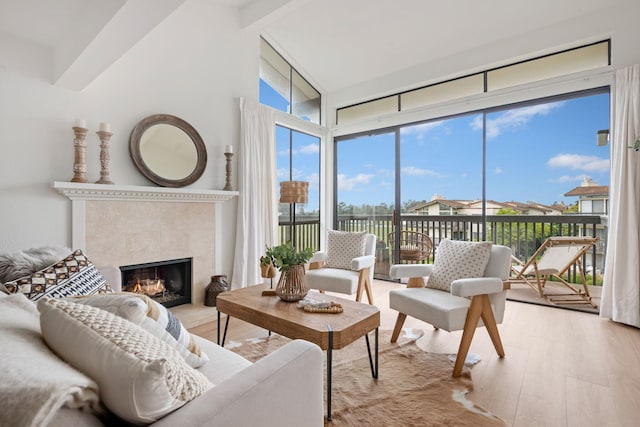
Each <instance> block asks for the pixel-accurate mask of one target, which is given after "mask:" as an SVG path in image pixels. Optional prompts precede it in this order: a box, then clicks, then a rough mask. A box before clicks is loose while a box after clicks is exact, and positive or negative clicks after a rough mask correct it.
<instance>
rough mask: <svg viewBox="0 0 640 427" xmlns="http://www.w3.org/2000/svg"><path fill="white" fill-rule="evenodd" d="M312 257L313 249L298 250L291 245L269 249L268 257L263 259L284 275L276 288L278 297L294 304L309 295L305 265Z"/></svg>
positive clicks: (286, 244)
mask: <svg viewBox="0 0 640 427" xmlns="http://www.w3.org/2000/svg"><path fill="white" fill-rule="evenodd" d="M312 256H313V249H311V248H306V249H302V250H297V249H296V248H294V247H293V245H291V244H289V243H285V244H282V245H278V246H273V247H267V251H266V255H265V256H264V257H262V258H268V259H269V260H271V261H272V262H273V264H274V265H275V266H276V268H277V269H278V270H280V272H281V273H282V274H281V275H280V280H278V286H276V295H278V296H279V297H280V299H281V300H283V301H287V302H294V301H299V300H301V299H302V298H304V297H305V296H306V295H307V292H308V291H309V288H307V281H306V278H305V264H306V263H307V262H309V260H310V259H311V257H312ZM261 260H262V259H261ZM261 262H262V261H261Z"/></svg>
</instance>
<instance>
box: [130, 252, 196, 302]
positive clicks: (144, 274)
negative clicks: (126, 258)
mask: <svg viewBox="0 0 640 427" xmlns="http://www.w3.org/2000/svg"><path fill="white" fill-rule="evenodd" d="M191 264H192V258H182V259H174V260H166V261H157V262H149V263H145V264H135V265H125V266H121V267H120V272H121V273H122V290H123V291H124V292H136V293H141V294H144V295H147V296H148V297H150V298H152V299H153V300H155V301H157V302H159V303H160V304H162V305H164V306H165V307H174V306H176V305H180V304H189V303H190V302H191Z"/></svg>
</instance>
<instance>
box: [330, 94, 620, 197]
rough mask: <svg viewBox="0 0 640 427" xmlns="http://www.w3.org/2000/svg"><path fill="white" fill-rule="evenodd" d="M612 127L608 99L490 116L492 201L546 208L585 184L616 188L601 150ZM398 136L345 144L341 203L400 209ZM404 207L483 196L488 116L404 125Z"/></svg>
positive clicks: (489, 193) (342, 146)
mask: <svg viewBox="0 0 640 427" xmlns="http://www.w3.org/2000/svg"><path fill="white" fill-rule="evenodd" d="M608 128H609V96H608V94H601V95H592V96H589V97H583V98H576V99H571V100H565V101H559V102H554V103H547V104H539V105H533V106H527V107H522V108H517V109H510V110H505V111H500V112H494V113H490V114H488V115H487V151H486V159H487V160H486V162H487V163H486V168H487V173H486V195H487V198H488V199H492V200H496V201H511V200H515V201H521V202H526V201H536V202H539V203H543V204H552V203H553V202H560V201H564V202H565V203H567V204H571V203H574V202H575V201H576V198H575V197H564V193H566V192H568V191H570V190H571V189H573V188H574V187H577V186H579V185H580V184H581V182H582V181H583V180H584V179H585V178H591V179H593V181H595V182H597V183H598V184H600V185H609V146H608V145H607V146H605V147H598V146H597V145H596V135H597V131H598V130H600V129H608ZM394 140H395V136H394V134H393V133H390V134H384V135H376V136H370V137H362V138H357V139H353V140H348V141H343V142H340V143H339V144H338V145H339V146H338V187H339V189H338V191H339V200H340V201H343V202H345V203H346V204H354V205H360V204H362V203H369V204H376V203H374V202H373V201H374V200H375V199H377V200H378V201H379V202H384V203H387V204H391V203H393V197H394V188H395V187H394V185H395V184H394V176H395V175H394V173H395V166H394V148H395V146H394ZM400 168H401V174H400V177H401V178H400V179H401V195H402V201H403V202H405V201H407V200H430V199H431V198H432V196H433V195H435V194H440V195H441V196H443V197H444V198H447V199H462V200H473V199H480V198H481V197H482V115H481V114H477V113H474V114H468V115H464V116H460V117H456V118H452V119H446V120H437V121H432V122H429V123H424V124H420V125H414V126H408V127H404V128H402V130H401V143H400Z"/></svg>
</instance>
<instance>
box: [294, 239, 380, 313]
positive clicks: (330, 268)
mask: <svg viewBox="0 0 640 427" xmlns="http://www.w3.org/2000/svg"><path fill="white" fill-rule="evenodd" d="M375 250H376V236H375V235H374V234H367V233H366V232H362V233H352V232H346V231H336V230H330V231H329V233H328V237H327V247H326V251H324V252H316V253H314V255H313V257H312V258H311V260H310V265H309V271H307V273H306V279H307V286H309V288H310V289H318V290H320V292H325V291H328V292H338V293H343V294H348V295H353V294H354V293H355V294H356V301H360V300H361V299H362V292H363V290H364V291H365V292H366V293H367V299H368V300H369V304H373V295H372V293H371V283H372V282H373V270H374V266H375Z"/></svg>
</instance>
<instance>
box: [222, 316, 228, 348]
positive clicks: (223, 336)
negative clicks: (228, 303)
mask: <svg viewBox="0 0 640 427" xmlns="http://www.w3.org/2000/svg"><path fill="white" fill-rule="evenodd" d="M230 318H231V316H229V315H228V314H227V320H226V321H225V322H224V334H223V335H222V344H220V346H222V347H224V341H225V340H226V339H227V328H228V327H229V319H230Z"/></svg>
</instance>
